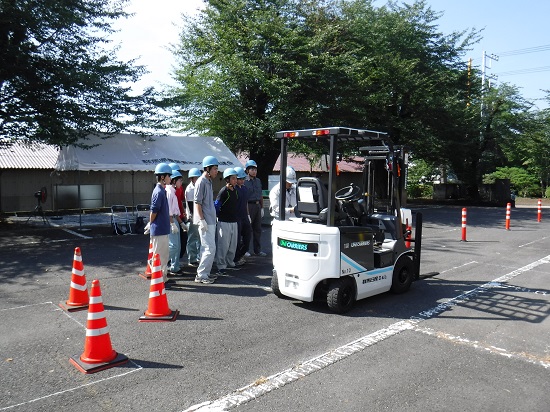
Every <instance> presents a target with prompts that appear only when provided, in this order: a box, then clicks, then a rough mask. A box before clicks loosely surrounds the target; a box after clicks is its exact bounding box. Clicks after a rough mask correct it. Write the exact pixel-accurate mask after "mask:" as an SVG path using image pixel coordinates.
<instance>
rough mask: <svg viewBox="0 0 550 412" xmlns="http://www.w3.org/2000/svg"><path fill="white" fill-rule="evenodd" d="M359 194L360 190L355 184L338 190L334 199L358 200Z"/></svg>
mask: <svg viewBox="0 0 550 412" xmlns="http://www.w3.org/2000/svg"><path fill="white" fill-rule="evenodd" d="M360 194H361V188H360V187H359V186H357V185H355V184H353V183H352V184H351V185H349V186H346V187H343V188H341V189H340V190H338V191H337V192H336V193H335V194H334V197H335V198H336V200H359V199H360Z"/></svg>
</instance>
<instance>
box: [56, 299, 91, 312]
mask: <svg viewBox="0 0 550 412" xmlns="http://www.w3.org/2000/svg"><path fill="white" fill-rule="evenodd" d="M59 307H60V308H61V309H63V310H64V311H65V312H77V311H79V310H84V309H88V305H78V306H76V305H71V304H70V303H69V301H66V302H59Z"/></svg>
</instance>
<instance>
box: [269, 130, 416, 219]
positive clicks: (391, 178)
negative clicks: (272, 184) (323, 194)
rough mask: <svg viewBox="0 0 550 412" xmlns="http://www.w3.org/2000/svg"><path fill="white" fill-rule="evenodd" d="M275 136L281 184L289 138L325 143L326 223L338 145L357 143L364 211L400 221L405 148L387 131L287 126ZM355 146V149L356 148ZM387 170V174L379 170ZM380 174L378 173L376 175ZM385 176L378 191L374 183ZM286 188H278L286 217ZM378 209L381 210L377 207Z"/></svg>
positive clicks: (330, 212) (332, 216)
mask: <svg viewBox="0 0 550 412" xmlns="http://www.w3.org/2000/svg"><path fill="white" fill-rule="evenodd" d="M276 138H277V139H280V140H281V162H280V171H281V174H280V185H281V187H284V186H285V182H286V166H287V155H288V148H287V146H288V142H289V141H290V140H301V141H306V142H311V143H317V144H319V143H320V144H323V145H324V146H325V147H328V153H329V156H328V160H329V170H328V172H329V177H328V205H327V206H328V207H327V221H326V225H327V226H334V225H335V214H336V199H335V196H334V194H335V193H336V191H337V186H336V170H337V156H338V153H339V152H338V149H339V147H340V146H341V145H342V144H345V145H346V146H350V145H354V146H359V147H358V150H359V152H361V154H362V155H363V156H364V167H363V187H362V188H361V189H362V191H363V195H362V198H363V201H364V202H366V205H367V207H366V209H367V214H373V213H386V214H392V215H395V216H397V219H398V220H399V224H401V216H400V213H399V210H400V202H401V198H402V193H403V187H404V179H405V168H406V164H405V162H404V160H405V159H404V149H403V148H402V147H400V146H394V145H393V142H392V141H391V139H390V137H389V135H388V134H387V133H384V132H378V131H373V130H366V129H352V128H348V127H325V128H320V129H304V130H288V131H281V132H277V134H276ZM356 150H357V149H356ZM384 170H385V171H386V172H387V173H386V176H387V177H386V176H384V175H383V174H382V173H383V172H384ZM378 175H380V176H378ZM380 178H383V179H385V184H384V185H379V186H380V187H385V188H386V192H385V193H379V192H380V187H379V186H376V184H377V181H378V179H380ZM285 192H286V191H284V190H282V191H281V196H280V199H279V202H280V203H279V211H280V219H281V220H284V219H285V208H284V205H285V204H286V198H285V196H286V193H285ZM379 200H385V201H386V205H385V207H383V208H381V209H380V204H379V202H378V201H379ZM379 209H380V210H379Z"/></svg>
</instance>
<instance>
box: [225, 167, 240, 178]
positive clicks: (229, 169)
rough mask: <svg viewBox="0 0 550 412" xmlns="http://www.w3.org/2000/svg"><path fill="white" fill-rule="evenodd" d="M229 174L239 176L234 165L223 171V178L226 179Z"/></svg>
mask: <svg viewBox="0 0 550 412" xmlns="http://www.w3.org/2000/svg"><path fill="white" fill-rule="evenodd" d="M229 176H237V172H236V171H235V169H233V168H232V167H229V168H227V169H225V170H224V171H223V178H224V179H226V178H228V177H229Z"/></svg>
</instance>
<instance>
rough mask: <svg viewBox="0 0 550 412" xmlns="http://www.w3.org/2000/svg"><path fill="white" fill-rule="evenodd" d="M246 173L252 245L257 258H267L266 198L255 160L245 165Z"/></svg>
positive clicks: (245, 182)
mask: <svg viewBox="0 0 550 412" xmlns="http://www.w3.org/2000/svg"><path fill="white" fill-rule="evenodd" d="M245 171H246V174H247V175H248V177H247V178H246V180H245V181H244V184H245V186H246V189H247V190H248V213H249V214H250V223H251V225H252V244H253V246H254V254H255V255H256V256H262V257H263V256H267V254H266V253H265V252H262V244H261V236H262V217H264V198H263V196H262V182H260V179H258V178H257V177H256V174H257V173H258V165H257V164H256V162H255V161H254V160H249V161H247V162H246V164H245Z"/></svg>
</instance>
